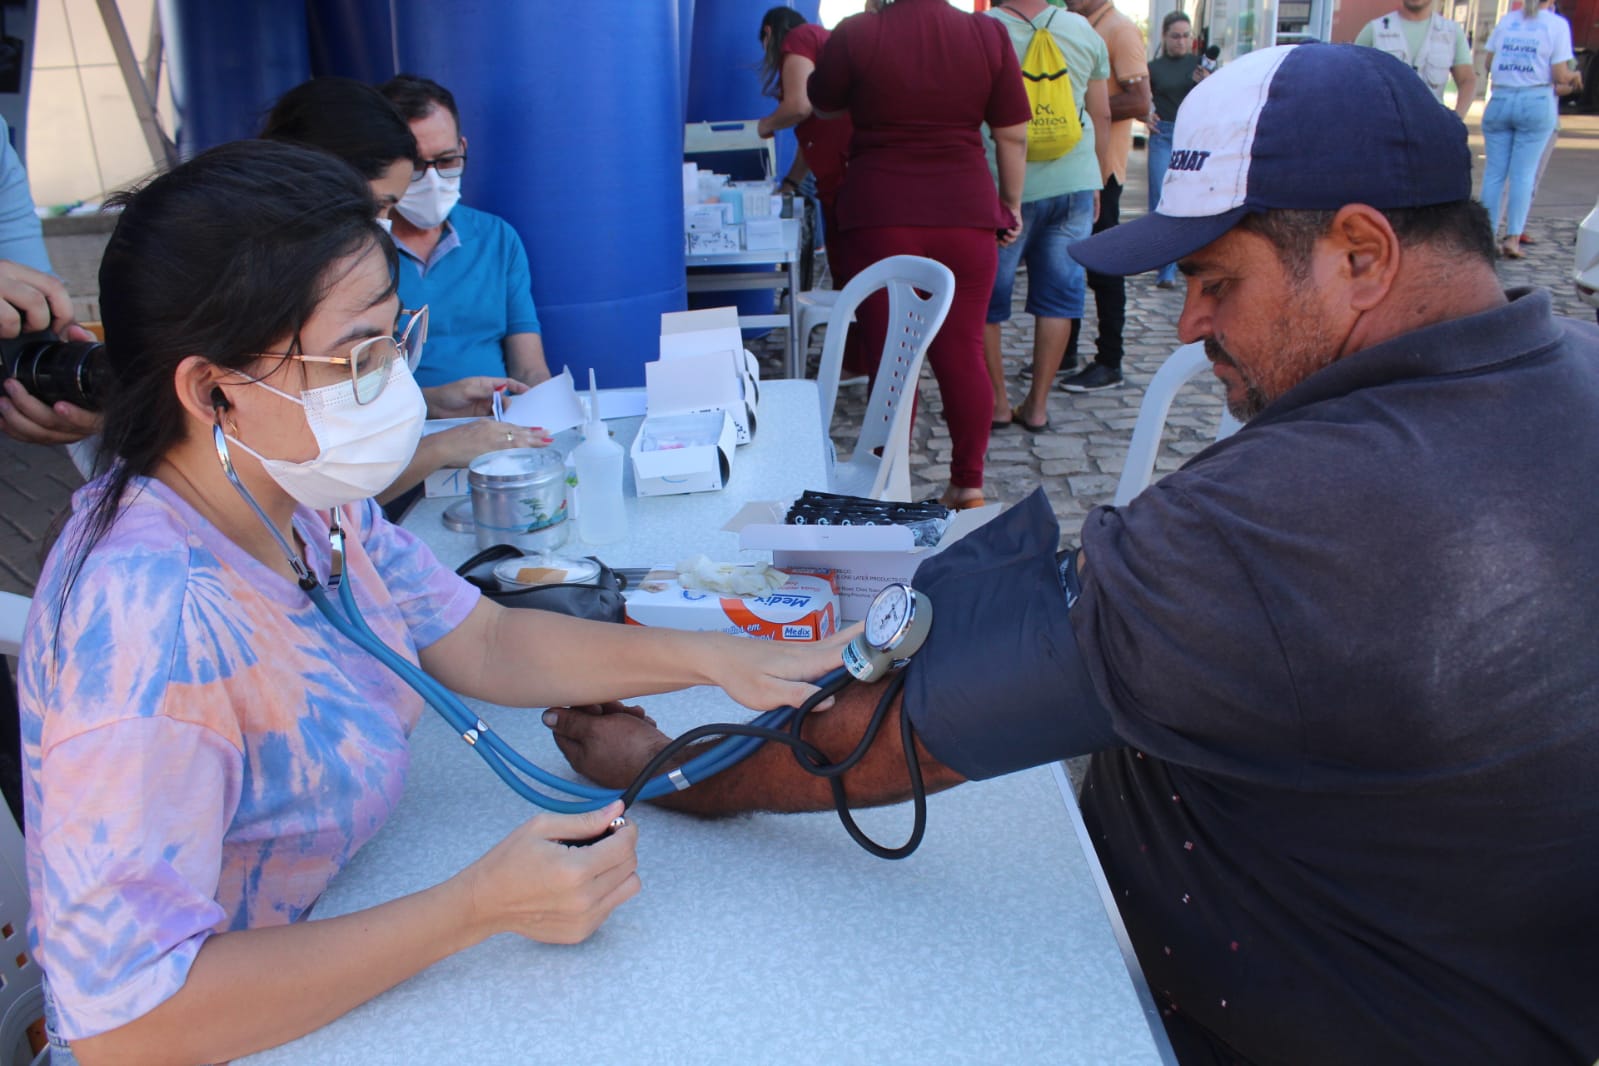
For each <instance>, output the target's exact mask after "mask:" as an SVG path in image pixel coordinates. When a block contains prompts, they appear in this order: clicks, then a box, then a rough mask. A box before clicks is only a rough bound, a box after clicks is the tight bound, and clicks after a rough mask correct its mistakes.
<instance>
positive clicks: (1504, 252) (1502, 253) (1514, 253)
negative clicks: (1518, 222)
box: [1499, 244, 1527, 259]
mask: <svg viewBox="0 0 1599 1066" xmlns="http://www.w3.org/2000/svg"><path fill="white" fill-rule="evenodd" d="M1499 258H1500V259H1525V258H1527V253H1526V252H1523V251H1522V250H1521V249H1520V248H1518V247H1516V246H1515V245H1513V244H1505V245H1501V246H1500V248H1499Z"/></svg>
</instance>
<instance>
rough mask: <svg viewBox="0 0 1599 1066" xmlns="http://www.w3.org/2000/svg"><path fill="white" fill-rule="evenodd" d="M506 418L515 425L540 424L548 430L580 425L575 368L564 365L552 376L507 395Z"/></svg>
mask: <svg viewBox="0 0 1599 1066" xmlns="http://www.w3.org/2000/svg"><path fill="white" fill-rule="evenodd" d="M505 421H506V422H509V423H510V424H511V425H513V426H524V427H532V426H538V427H539V428H540V429H542V430H544V432H546V433H559V432H561V430H563V429H571V428H572V427H573V426H576V425H581V424H582V422H583V405H582V404H581V403H579V402H578V398H577V390H576V389H574V388H573V387H572V371H571V370H570V369H568V368H564V367H563V368H562V370H561V372H560V373H559V374H557V375H555V376H554V377H552V378H551V379H550V380H548V381H545V382H542V383H540V384H538V385H535V386H533V387H532V388H531V389H528V390H527V391H526V392H524V393H519V394H518V395H516V396H507V397H506V399H505Z"/></svg>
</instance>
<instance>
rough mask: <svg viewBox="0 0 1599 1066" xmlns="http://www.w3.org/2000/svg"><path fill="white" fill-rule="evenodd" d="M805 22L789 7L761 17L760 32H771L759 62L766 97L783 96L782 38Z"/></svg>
mask: <svg viewBox="0 0 1599 1066" xmlns="http://www.w3.org/2000/svg"><path fill="white" fill-rule="evenodd" d="M805 21H806V20H805V16H804V15H801V14H800V13H799V12H798V11H795V10H794V9H793V8H791V7H774V8H772V9H771V10H769V11H768V12H766V14H764V15H762V16H761V32H762V33H764V32H765V31H766V30H771V31H772V35H771V36H770V37H769V38H767V40H766V55H765V57H764V58H762V60H761V92H763V93H765V94H766V95H767V96H776V97H781V96H782V95H783V38H785V37H787V36H788V31H789V30H792V29H793V28H794V27H795V26H803V25H805ZM757 36H759V35H757Z"/></svg>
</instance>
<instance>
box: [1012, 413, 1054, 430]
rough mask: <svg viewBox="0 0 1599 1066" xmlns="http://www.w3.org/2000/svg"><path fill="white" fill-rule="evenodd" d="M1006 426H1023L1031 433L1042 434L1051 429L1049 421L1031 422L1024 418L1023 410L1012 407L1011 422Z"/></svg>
mask: <svg viewBox="0 0 1599 1066" xmlns="http://www.w3.org/2000/svg"><path fill="white" fill-rule="evenodd" d="M1006 425H1012V426H1021V427H1022V428H1023V429H1025V430H1026V431H1027V432H1029V433H1042V432H1044V431H1045V430H1047V429H1048V428H1049V419H1047V418H1046V419H1044V420H1043V421H1042V422H1029V421H1027V419H1025V418H1023V417H1022V409H1021V408H1020V407H1012V408H1011V409H1010V421H1009V422H1008V423H1006Z"/></svg>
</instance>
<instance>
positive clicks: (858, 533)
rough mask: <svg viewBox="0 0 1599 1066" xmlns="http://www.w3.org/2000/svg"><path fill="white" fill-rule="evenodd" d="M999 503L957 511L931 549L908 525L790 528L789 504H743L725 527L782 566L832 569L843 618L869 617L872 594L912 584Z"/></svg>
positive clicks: (994, 511)
mask: <svg viewBox="0 0 1599 1066" xmlns="http://www.w3.org/2000/svg"><path fill="white" fill-rule="evenodd" d="M1002 510H1004V507H1003V506H1002V505H1000V504H997V503H992V504H989V505H988V506H987V507H979V508H977V509H975V510H971V511H956V512H955V515H954V517H953V518H951V519H950V523H949V528H948V529H946V530H945V531H944V536H943V538H942V539H941V540H940V541H939V542H938V545H937V546H936V547H933V548H918V547H916V545H915V543H914V538H913V537H912V536H911V531H910V530H909V529H906V528H905V527H904V526H790V525H784V524H783V515H784V514H785V513H786V512H787V511H788V505H787V504H786V503H750V504H745V505H744V507H743V508H742V509H740V510H739V512H738V513H737V514H735V515H734V516H733V517H732V518H731V519H730V520H729V521H728V523H727V524H726V525H725V526H723V527H722V528H723V529H724V530H726V531H728V532H730V533H737V534H738V546H739V547H740V548H754V549H760V550H765V551H770V552H771V553H772V564H773V565H774V566H776V567H778V568H779V569H781V570H788V569H790V568H815V567H823V568H827V569H831V570H832V571H833V572H834V578H835V579H836V580H837V582H838V594H839V600H840V604H841V607H842V609H843V617H844V621H845V622H854V621H859V620H860V619H862V618H864V617H865V616H866V608H867V607H868V606H869V605H870V604H871V602H872V597H873V596H876V595H877V593H878V592H879V591H880V590H881V589H882V588H883V586H884V585H889V584H893V583H894V582H896V581H902V582H906V583H909V582H910V580H911V578H912V577H914V576H915V574H916V568H917V567H918V566H920V565H921V564H922V560H924V559H927V558H929V557H930V556H933V555H936V554H938V553H939V552H941V551H943V550H944V549H945V548H947V547H949V546H950V545H951V544H954V543H955V542H956V541H957V540H960V539H961V538H962V537H964V536H965V535H966V534H968V533H970V532H971V531H972V530H974V529H976V528H977V527H979V526H981V525H982V524H983V523H985V522H987V521H988V520H989V519H991V518H993V517H994V516H996V515H998V514H999V513H1000V512H1001V511H1002Z"/></svg>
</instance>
